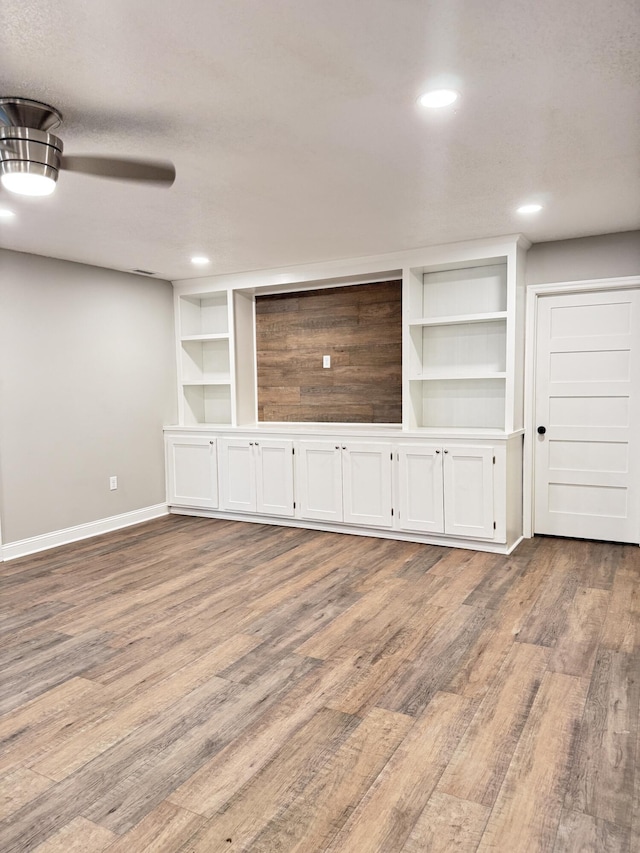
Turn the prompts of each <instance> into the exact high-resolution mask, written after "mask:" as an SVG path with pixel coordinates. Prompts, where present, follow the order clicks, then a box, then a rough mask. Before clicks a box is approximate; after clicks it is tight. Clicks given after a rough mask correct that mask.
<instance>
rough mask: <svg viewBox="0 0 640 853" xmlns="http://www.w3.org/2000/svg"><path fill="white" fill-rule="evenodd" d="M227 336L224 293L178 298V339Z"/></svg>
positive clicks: (227, 322) (227, 315)
mask: <svg viewBox="0 0 640 853" xmlns="http://www.w3.org/2000/svg"><path fill="white" fill-rule="evenodd" d="M228 334H229V310H228V305H227V293H226V291H224V292H220V293H209V294H206V295H199V294H198V295H195V296H181V297H180V337H181V338H193V337H194V336H195V337H196V338H198V337H201V336H209V335H216V336H217V335H228Z"/></svg>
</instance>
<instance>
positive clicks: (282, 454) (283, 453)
mask: <svg viewBox="0 0 640 853" xmlns="http://www.w3.org/2000/svg"><path fill="white" fill-rule="evenodd" d="M254 446H255V448H256V453H255V462H256V483H257V509H258V512H262V513H265V514H267V515H293V442H292V441H274V440H272V439H268V440H267V441H263V440H262V439H260V440H259V441H256V442H255V445H254Z"/></svg>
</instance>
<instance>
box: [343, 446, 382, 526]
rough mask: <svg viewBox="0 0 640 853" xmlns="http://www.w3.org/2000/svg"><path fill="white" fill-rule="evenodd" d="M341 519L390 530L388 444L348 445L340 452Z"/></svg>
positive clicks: (350, 522)
mask: <svg viewBox="0 0 640 853" xmlns="http://www.w3.org/2000/svg"><path fill="white" fill-rule="evenodd" d="M342 453H343V456H342V481H343V500H344V520H345V521H346V522H348V523H349V524H362V525H366V526H368V527H391V525H392V523H393V512H392V493H391V462H392V460H391V456H392V451H391V445H389V444H373V443H372V444H355V443H353V442H351V441H350V442H348V443H347V444H346V445H344V446H343V450H342Z"/></svg>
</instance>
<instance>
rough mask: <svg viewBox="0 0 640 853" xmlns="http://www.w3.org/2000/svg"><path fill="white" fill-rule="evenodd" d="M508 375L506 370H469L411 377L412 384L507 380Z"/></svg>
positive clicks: (434, 371)
mask: <svg viewBox="0 0 640 853" xmlns="http://www.w3.org/2000/svg"><path fill="white" fill-rule="evenodd" d="M506 377H507V373H506V371H504V370H500V371H495V370H469V371H465V372H459V373H456V372H454V371H452V370H429V371H426V372H425V373H422V374H415V375H414V376H410V377H409V381H410V382H439V381H440V380H442V379H447V380H449V379H451V380H463V379H506Z"/></svg>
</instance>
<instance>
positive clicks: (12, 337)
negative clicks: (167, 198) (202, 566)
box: [0, 250, 176, 545]
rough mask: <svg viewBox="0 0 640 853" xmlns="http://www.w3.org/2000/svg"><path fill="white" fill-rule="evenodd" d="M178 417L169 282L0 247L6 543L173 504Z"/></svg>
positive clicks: (1, 486) (1, 476)
mask: <svg viewBox="0 0 640 853" xmlns="http://www.w3.org/2000/svg"><path fill="white" fill-rule="evenodd" d="M175 420H176V401H175V355H174V347H173V303H172V288H171V285H170V284H169V282H165V281H157V280H151V279H145V278H142V277H141V276H136V275H132V274H128V273H121V272H115V271H112V270H106V269H101V268H99V267H90V266H84V265H81V264H74V263H69V262H66V261H58V260H53V259H50V258H43V257H38V256H35V255H27V254H22V253H18V252H8V251H3V250H0V466H1V468H0V512H1V519H2V538H3V542H4V544H5V545H6V544H7V543H10V542H14V541H18V540H21V539H25V538H28V537H31V536H37V535H40V534H43V533H49V532H52V531H55V530H61V529H64V528H67V527H72V526H75V525H78V524H83V523H86V522H91V521H96V520H99V519H102V518H108V517H110V516H113V515H119V514H120V513H125V512H130V511H132V510H136V509H141V508H143V507H147V506H153V505H155V504H159V503H163V502H164V500H165V488H164V459H163V439H162V427H163V425H164V424H167V423H174V422H175ZM111 475H117V477H118V485H119V488H118V490H117V491H110V490H109V477H110V476H111Z"/></svg>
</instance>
